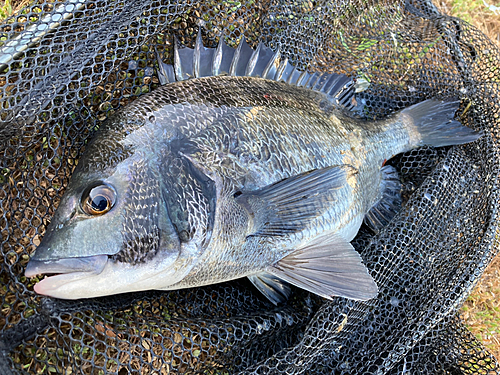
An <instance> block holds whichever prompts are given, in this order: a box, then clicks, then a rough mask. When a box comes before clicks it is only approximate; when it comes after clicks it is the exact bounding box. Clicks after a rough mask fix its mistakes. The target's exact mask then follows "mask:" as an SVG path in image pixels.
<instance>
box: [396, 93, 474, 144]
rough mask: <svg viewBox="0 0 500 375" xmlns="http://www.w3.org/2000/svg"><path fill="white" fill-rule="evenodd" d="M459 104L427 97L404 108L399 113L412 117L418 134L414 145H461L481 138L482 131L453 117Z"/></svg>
mask: <svg viewBox="0 0 500 375" xmlns="http://www.w3.org/2000/svg"><path fill="white" fill-rule="evenodd" d="M459 105H460V101H449V100H445V101H443V100H436V99H429V100H426V101H423V102H421V103H418V104H414V105H412V106H411V107H408V108H406V109H404V110H403V111H402V112H401V113H402V114H405V115H408V116H410V117H411V118H412V120H413V125H414V126H415V127H416V130H417V131H418V133H419V135H420V142H418V143H417V144H415V145H414V146H423V145H429V146H434V147H442V146H452V145H461V144H465V143H469V142H473V141H475V140H476V139H479V138H481V136H482V133H479V132H476V131H474V130H472V129H470V128H468V127H466V126H464V125H462V124H461V123H460V122H458V121H455V120H454V119H453V118H454V117H455V113H456V111H457V109H458V107H459Z"/></svg>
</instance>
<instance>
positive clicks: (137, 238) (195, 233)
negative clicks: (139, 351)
mask: <svg viewBox="0 0 500 375" xmlns="http://www.w3.org/2000/svg"><path fill="white" fill-rule="evenodd" d="M160 68H161V69H160V70H161V72H160V78H161V80H162V81H164V83H165V85H163V86H162V87H161V88H159V89H157V90H155V91H154V92H152V93H151V94H148V95H144V96H143V97H141V98H140V99H138V100H136V101H135V102H133V103H132V104H130V105H129V106H127V107H126V108H123V109H122V110H120V111H119V112H117V113H116V115H114V116H113V117H112V118H110V119H109V120H108V121H106V122H105V123H104V124H103V126H101V128H100V129H99V131H98V132H97V134H95V136H94V138H93V139H92V141H91V142H90V144H89V145H88V147H87V148H86V150H85V152H84V154H83V155H82V157H81V159H80V161H79V164H78V166H77V168H76V169H75V171H74V173H73V176H72V178H71V182H70V183H69V186H68V187H67V190H66V192H65V194H64V196H63V198H62V200H61V203H60V205H59V207H58V209H57V212H56V214H55V216H54V217H53V219H52V221H51V223H50V225H49V226H48V228H47V232H46V234H45V237H44V238H43V241H42V243H41V244H40V246H39V247H38V249H37V250H36V252H35V254H34V255H33V256H32V258H31V260H30V262H29V264H28V267H27V269H26V276H34V275H37V274H55V275H52V276H50V277H47V278H45V279H44V280H42V281H41V282H39V283H38V284H37V285H36V286H35V291H36V292H38V293H41V294H45V295H49V296H53V297H58V298H67V299H76V298H84V297H96V296H104V295H110V294H115V293H122V292H130V291H139V290H148V289H162V290H169V289H180V288H187V287H197V286H202V285H208V284H214V283H219V282H223V281H228V280H233V279H237V278H241V277H248V278H249V279H250V280H251V281H252V282H253V284H254V285H255V286H256V287H257V288H258V289H259V290H260V291H261V292H263V293H264V294H265V295H266V296H267V297H268V298H269V299H270V300H271V301H273V302H274V303H277V302H280V301H283V300H284V299H286V297H287V295H288V291H289V288H288V284H293V285H296V286H298V287H300V288H304V289H306V290H308V291H311V292H313V293H316V294H318V295H320V296H323V297H326V298H331V297H333V296H342V297H347V298H352V299H357V300H367V299H370V298H373V297H375V296H376V295H377V285H376V284H375V282H374V281H373V279H372V277H371V276H370V274H369V271H368V270H367V269H366V267H365V266H364V265H363V263H362V259H361V257H360V256H359V254H358V253H357V252H356V251H355V250H354V248H353V247H352V246H351V244H350V241H351V240H352V239H353V238H354V237H355V236H356V234H357V232H358V230H359V227H360V225H361V223H362V222H363V220H365V221H366V222H367V223H368V224H370V225H371V226H372V227H374V228H378V227H380V226H381V225H384V224H387V221H388V220H390V218H391V215H392V214H393V211H394V210H395V205H397V203H398V200H399V199H400V198H399V192H398V190H399V186H400V185H399V182H398V179H397V174H396V172H395V171H394V169H393V168H392V167H387V166H386V167H383V164H384V161H385V160H386V159H389V158H391V157H392V156H393V155H396V154H399V153H401V152H404V151H407V150H410V149H412V148H415V147H419V146H421V145H424V144H427V145H432V146H446V145H455V144H463V143H467V142H471V141H474V140H476V139H477V138H478V137H479V134H478V133H476V132H474V131H472V130H470V129H468V128H466V127H464V126H463V125H461V124H460V123H459V122H457V121H454V120H453V117H454V115H455V112H456V110H457V108H458V103H457V102H453V101H439V100H427V101H424V102H422V103H419V104H416V105H413V106H411V107H409V108H406V109H404V110H402V111H400V112H398V113H395V114H393V115H392V116H390V117H389V118H387V119H384V120H380V121H363V120H359V119H356V118H354V116H351V115H349V109H351V108H352V107H353V106H354V105H356V97H355V90H356V88H357V87H358V86H356V85H355V84H354V81H353V80H351V79H349V78H348V77H346V76H344V75H339V74H326V73H325V74H310V73H305V72H300V71H298V70H297V69H295V68H294V67H293V66H292V65H291V64H290V63H289V62H288V61H287V60H286V59H284V58H281V57H280V53H279V51H278V52H276V53H275V52H273V51H271V50H270V49H268V48H266V47H265V46H263V45H259V47H258V48H257V49H256V50H255V51H253V50H252V49H251V48H250V47H249V46H248V45H247V44H246V43H245V42H241V43H240V44H239V46H238V48H237V49H233V48H230V47H228V46H227V45H225V44H224V42H221V43H220V44H219V46H218V48H217V49H209V48H205V47H203V45H202V43H201V38H200V37H198V39H197V43H196V47H195V49H194V50H193V49H188V48H185V49H176V50H175V58H174V65H173V66H170V65H165V64H163V63H160ZM262 77H263V78H262ZM188 78H189V79H188Z"/></svg>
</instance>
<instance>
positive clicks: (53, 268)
mask: <svg viewBox="0 0 500 375" xmlns="http://www.w3.org/2000/svg"><path fill="white" fill-rule="evenodd" d="M35 256H36V254H35ZM107 261H108V256H107V255H93V256H89V257H80V258H63V259H44V260H39V259H36V258H32V259H30V261H29V262H28V265H27V267H26V271H25V272H24V274H25V276H26V277H33V276H35V275H40V274H64V273H73V272H91V273H93V274H100V273H101V272H102V270H103V269H104V266H105V265H106V263H107Z"/></svg>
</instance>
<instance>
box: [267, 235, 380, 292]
mask: <svg viewBox="0 0 500 375" xmlns="http://www.w3.org/2000/svg"><path fill="white" fill-rule="evenodd" d="M266 271H267V272H269V273H271V274H272V275H274V276H276V277H278V278H280V279H282V280H285V281H286V282H288V283H290V284H292V285H295V286H297V287H299V288H302V289H305V290H308V291H309V292H311V293H315V294H317V295H319V296H321V297H325V298H328V299H331V298H332V297H333V296H338V297H345V298H350V299H354V300H361V301H365V300H368V299H371V298H374V297H375V296H376V295H377V293H378V288H377V284H375V281H374V280H373V278H372V277H371V276H370V275H369V273H368V270H367V269H366V267H365V266H364V265H363V263H362V259H361V257H360V256H359V254H358V253H357V252H356V250H354V248H353V247H352V245H351V244H350V243H349V242H347V241H346V240H345V239H344V238H342V237H341V236H340V235H336V234H334V235H323V236H320V237H316V238H314V239H313V240H312V241H310V242H309V243H307V244H306V245H304V246H302V247H300V248H299V249H297V250H296V251H294V252H293V253H291V254H290V255H288V256H286V257H285V258H283V259H282V260H280V261H279V262H278V263H277V264H275V265H274V266H273V267H270V268H268V269H266Z"/></svg>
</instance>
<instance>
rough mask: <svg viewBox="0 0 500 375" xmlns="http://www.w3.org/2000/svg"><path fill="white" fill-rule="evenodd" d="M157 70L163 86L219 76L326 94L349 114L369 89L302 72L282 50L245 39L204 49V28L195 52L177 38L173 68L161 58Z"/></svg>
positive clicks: (346, 79) (340, 76)
mask: <svg viewBox="0 0 500 375" xmlns="http://www.w3.org/2000/svg"><path fill="white" fill-rule="evenodd" d="M158 66H159V69H158V76H159V79H160V83H161V84H166V83H171V82H174V81H183V80H186V79H190V78H200V77H208V76H218V75H229V76H247V77H262V78H266V79H271V80H274V81H283V82H286V83H288V84H290V85H294V86H300V87H305V88H308V89H311V90H314V91H319V92H323V93H325V94H326V95H327V96H328V97H330V98H331V101H332V104H334V105H335V106H338V107H342V108H345V109H348V110H350V109H352V108H354V107H355V105H356V100H354V95H355V94H356V92H359V91H362V90H365V89H366V88H367V86H366V82H363V83H364V85H363V86H362V89H360V87H361V86H360V85H357V86H356V84H355V80H353V79H351V78H349V77H347V76H346V75H344V74H336V73H309V72H307V71H303V70H299V69H297V67H295V66H294V65H293V64H291V63H290V62H289V60H288V58H286V57H285V58H283V57H282V55H281V51H280V50H279V49H278V50H277V51H273V50H272V49H271V48H269V47H267V46H265V45H264V44H263V43H262V42H261V43H260V44H259V45H258V46H257V48H256V49H255V50H253V49H252V48H251V47H250V46H249V45H248V43H247V42H246V40H245V38H244V36H242V37H241V40H240V43H239V44H238V46H237V47H236V48H232V47H229V46H228V45H227V44H226V43H225V42H224V37H223V36H222V35H221V37H220V40H219V44H218V46H217V48H206V47H205V46H203V42H202V38H201V28H200V30H199V32H198V35H197V37H196V44H195V48H188V47H184V48H180V47H179V43H178V41H177V38H175V40H174V65H173V66H172V65H168V64H165V63H163V61H161V59H160V58H159V56H158Z"/></svg>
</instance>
